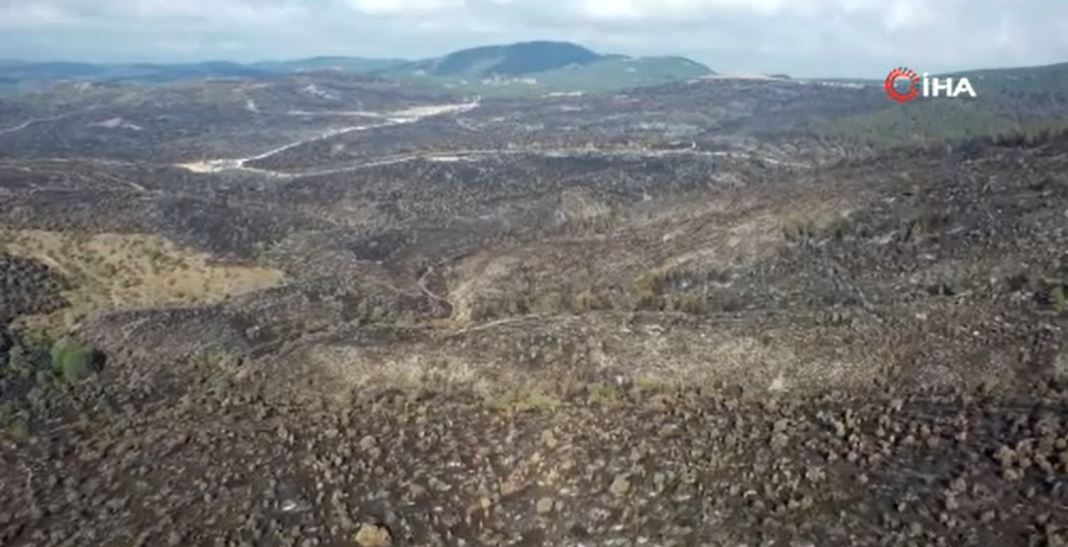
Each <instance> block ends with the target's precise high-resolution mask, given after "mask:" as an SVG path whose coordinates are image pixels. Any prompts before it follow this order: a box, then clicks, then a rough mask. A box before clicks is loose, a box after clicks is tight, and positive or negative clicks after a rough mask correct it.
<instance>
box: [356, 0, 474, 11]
mask: <svg viewBox="0 0 1068 547" xmlns="http://www.w3.org/2000/svg"><path fill="white" fill-rule="evenodd" d="M349 5H351V6H352V7H353V8H355V9H356V10H358V11H361V12H363V13H367V14H371V15H395V14H404V13H420V14H423V13H426V12H434V11H441V10H449V9H459V8H463V7H464V0H349Z"/></svg>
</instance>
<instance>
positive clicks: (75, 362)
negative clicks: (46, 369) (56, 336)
mask: <svg viewBox="0 0 1068 547" xmlns="http://www.w3.org/2000/svg"><path fill="white" fill-rule="evenodd" d="M97 357H98V354H97V352H96V350H94V349H93V348H91V347H89V346H87V345H85V344H82V343H81V342H78V341H75V340H70V339H62V340H59V341H58V342H56V343H55V344H53V345H52V372H53V373H54V374H55V375H56V376H58V377H61V378H63V380H65V381H67V382H77V381H79V380H84V379H85V378H88V377H89V376H91V375H92V374H93V373H94V372H96V364H97Z"/></svg>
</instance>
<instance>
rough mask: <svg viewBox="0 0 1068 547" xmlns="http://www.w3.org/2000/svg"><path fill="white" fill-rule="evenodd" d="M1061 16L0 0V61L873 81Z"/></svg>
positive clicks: (864, 9) (936, 5)
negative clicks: (516, 49) (379, 61)
mask: <svg viewBox="0 0 1068 547" xmlns="http://www.w3.org/2000/svg"><path fill="white" fill-rule="evenodd" d="M1066 21H1068V2H1064V1H1063V0H1014V1H1013V3H1012V4H1010V3H1009V2H1008V0H938V1H932V0H32V1H31V0H0V29H3V34H4V39H2V40H0V58H3V57H25V58H37V59H40V58H46V59H54V58H68V59H91V60H102V59H115V60H119V59H138V60H150V59H159V60H166V59H179V58H180V59H182V60H192V59H195V58H208V57H228V58H234V59H237V60H251V59H262V58H284V57H300V56H308V55H317V54H332V55H346V54H348V55H363V56H383V57H384V56H389V57H396V56H402V57H423V56H431V55H436V54H441V53H444V52H447V51H450V50H453V49H458V48H461V47H466V46H472V45H482V44H487V43H495V42H511V41H520V40H532V39H554V40H570V41H575V42H579V43H582V44H583V45H587V46H589V47H592V48H593V49H595V50H599V51H604V52H612V53H624V54H630V55H642V54H682V55H687V56H690V57H693V58H695V59H696V60H699V61H702V62H704V63H706V64H708V65H709V66H711V67H712V68H715V69H717V70H726V71H738V72H788V73H792V74H799V75H805V74H821V75H847V76H849V75H861V76H871V77H876V76H879V75H881V74H880V73H885V71H886V70H887V69H888V67H890V66H896V65H900V64H908V65H910V66H912V65H915V66H916V67H917V68H922V69H924V70H929V71H932V72H934V71H940V70H948V69H957V68H971V67H981V66H999V65H1009V64H1041V63H1047V62H1056V61H1063V60H1068V39H1065V38H1064V36H1065V32H1064V28H1065V27H1064V25H1065V24H1066V23H1065V22H1066ZM179 44H180V45H181V47H178V45H179Z"/></svg>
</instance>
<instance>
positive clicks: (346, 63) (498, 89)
mask: <svg viewBox="0 0 1068 547" xmlns="http://www.w3.org/2000/svg"><path fill="white" fill-rule="evenodd" d="M317 71H335V72H343V73H350V74H366V75H369V76H373V77H380V78H385V79H393V80H400V81H403V82H405V83H407V84H409V85H418V86H423V87H427V88H430V89H436V90H439V91H455V92H463V93H482V94H486V95H529V94H534V95H539V94H544V93H551V92H555V91H565V92H571V91H598V90H612V89H621V88H626V87H634V86H644V85H656V84H661V83H665V82H671V81H676V80H683V79H690V78H695V77H699V76H704V75H707V74H710V73H711V70H709V69H708V67H706V66H704V65H702V64H700V63H697V62H694V61H691V60H689V59H685V58H681V57H640V58H632V57H626V56H622V55H602V54H599V53H595V52H593V51H591V50H589V49H587V48H584V47H582V46H579V45H576V44H571V43H567V42H548V41H535V42H523V43H516V44H509V45H496V46H483V47H476V48H471V49H464V50H460V51H456V52H453V53H449V54H447V55H444V56H442V57H434V58H430V59H423V60H416V61H410V60H404V59H369V58H363V57H338V56H333V57H312V58H307V59H295V60H275V61H264V62H257V63H251V64H240V63H234V62H229V61H210V62H202V63H187V64H146V63H141V64H92V63H76V62H38V63H34V62H21V61H0V90H2V89H5V88H6V89H7V90H9V91H11V90H14V91H19V90H25V89H35V88H41V87H47V86H49V85H53V84H56V83H59V82H69V81H75V82H111V83H137V84H159V83H167V82H174V81H181V80H197V79H226V78H243V79H248V78H267V77H272V76H282V75H287V74H297V73H307V72H317Z"/></svg>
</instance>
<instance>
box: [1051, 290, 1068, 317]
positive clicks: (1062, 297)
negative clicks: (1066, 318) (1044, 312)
mask: <svg viewBox="0 0 1068 547" xmlns="http://www.w3.org/2000/svg"><path fill="white" fill-rule="evenodd" d="M1049 301H1050V305H1052V306H1053V311H1055V312H1057V313H1060V314H1064V313H1068V295H1066V294H1065V290H1064V286H1063V285H1060V286H1057V287H1054V288H1053V290H1051V291H1050V295H1049Z"/></svg>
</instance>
